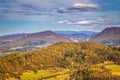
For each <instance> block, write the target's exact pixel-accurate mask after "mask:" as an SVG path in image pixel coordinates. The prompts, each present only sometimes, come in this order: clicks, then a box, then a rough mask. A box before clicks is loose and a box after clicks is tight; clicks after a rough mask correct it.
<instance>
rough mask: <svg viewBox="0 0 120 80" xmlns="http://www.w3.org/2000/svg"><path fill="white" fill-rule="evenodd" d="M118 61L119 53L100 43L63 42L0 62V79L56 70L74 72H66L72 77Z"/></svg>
mask: <svg viewBox="0 0 120 80" xmlns="http://www.w3.org/2000/svg"><path fill="white" fill-rule="evenodd" d="M119 59H120V52H119V51H117V50H114V49H112V48H110V47H108V46H104V45H101V44H99V43H94V42H80V43H70V42H61V43H56V44H53V45H51V46H49V47H47V48H44V49H41V50H34V51H29V52H25V53H23V54H21V53H14V54H10V55H7V56H5V57H2V58H0V79H2V80H5V79H6V78H9V77H14V78H18V79H20V75H22V74H23V73H24V72H26V71H35V72H38V70H46V69H55V68H56V69H58V68H62V69H72V71H71V72H67V74H69V75H70V73H74V72H76V71H77V70H78V69H79V68H80V67H84V66H86V67H87V66H88V67H90V65H91V67H92V66H93V65H95V64H100V63H102V62H104V61H113V62H114V63H116V64H120V61H119ZM87 69H89V68H87ZM103 70H104V69H103ZM106 73H108V72H106ZM109 74H110V73H109ZM71 76H74V75H71ZM109 76H111V74H110V75H109ZM74 77H75V76H74ZM69 78H70V77H69ZM71 78H72V77H71ZM116 80H117V79H116ZM118 80H119V79H118Z"/></svg>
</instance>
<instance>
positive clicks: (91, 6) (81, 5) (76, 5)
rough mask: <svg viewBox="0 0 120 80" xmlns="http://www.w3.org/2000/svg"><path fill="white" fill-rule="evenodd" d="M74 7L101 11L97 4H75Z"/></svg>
mask: <svg viewBox="0 0 120 80" xmlns="http://www.w3.org/2000/svg"><path fill="white" fill-rule="evenodd" d="M73 7H75V8H94V9H100V6H98V5H97V4H82V3H75V4H73Z"/></svg>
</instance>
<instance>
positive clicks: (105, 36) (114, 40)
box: [91, 27, 120, 45]
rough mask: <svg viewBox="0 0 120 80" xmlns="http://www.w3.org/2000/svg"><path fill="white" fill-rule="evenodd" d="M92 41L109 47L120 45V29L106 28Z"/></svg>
mask: <svg viewBox="0 0 120 80" xmlns="http://www.w3.org/2000/svg"><path fill="white" fill-rule="evenodd" d="M91 40H92V41H95V42H101V43H103V44H107V45H120V27H110V28H106V29H104V30H103V31H101V32H100V33H98V34H97V35H95V36H93V37H92V38H91Z"/></svg>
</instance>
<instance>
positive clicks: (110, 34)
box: [0, 27, 120, 54]
mask: <svg viewBox="0 0 120 80" xmlns="http://www.w3.org/2000/svg"><path fill="white" fill-rule="evenodd" d="M86 41H89V42H91V41H93V42H99V43H102V44H105V45H112V46H119V45H120V27H111V28H106V29H104V30H103V31H101V32H99V33H98V32H92V31H50V30H48V31H43V32H37V33H20V34H12V35H5V36H0V54H2V53H10V52H16V51H17V52H24V51H29V50H34V49H41V48H44V47H47V46H49V45H52V44H54V43H57V42H86Z"/></svg>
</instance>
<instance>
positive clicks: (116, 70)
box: [105, 64, 120, 75]
mask: <svg viewBox="0 0 120 80" xmlns="http://www.w3.org/2000/svg"><path fill="white" fill-rule="evenodd" d="M105 67H106V68H107V69H110V70H111V72H112V73H113V74H116V75H120V65H116V64H112V65H106V66H105Z"/></svg>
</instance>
